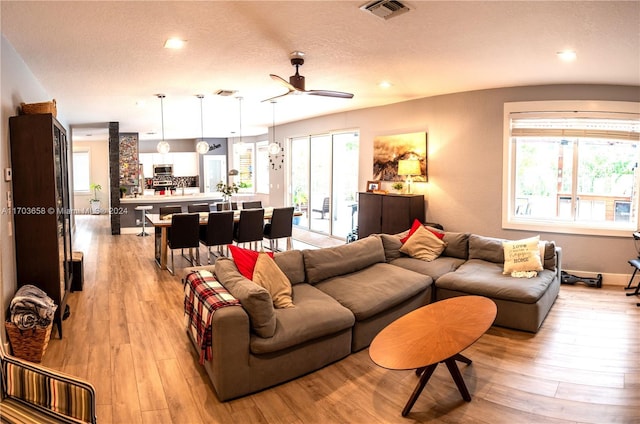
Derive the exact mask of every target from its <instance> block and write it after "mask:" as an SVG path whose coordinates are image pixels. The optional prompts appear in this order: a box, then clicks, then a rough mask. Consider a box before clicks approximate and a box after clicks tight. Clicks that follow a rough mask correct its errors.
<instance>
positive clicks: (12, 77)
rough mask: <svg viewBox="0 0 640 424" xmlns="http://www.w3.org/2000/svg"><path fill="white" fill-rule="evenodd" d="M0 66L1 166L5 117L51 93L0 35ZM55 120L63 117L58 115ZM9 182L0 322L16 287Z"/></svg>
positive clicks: (3, 187) (7, 161)
mask: <svg viewBox="0 0 640 424" xmlns="http://www.w3.org/2000/svg"><path fill="white" fill-rule="evenodd" d="M0 56H1V61H0V63H2V69H1V71H0V74H1V79H0V97H1V99H2V100H1V101H2V106H1V107H2V109H1V112H0V114H1V116H0V164H1V165H0V166H1V168H2V173H3V174H4V169H5V168H8V167H10V166H11V151H10V144H9V117H11V116H15V115H17V114H18V111H19V107H20V103H22V102H24V103H36V102H43V101H48V100H51V96H50V95H49V94H48V93H47V91H46V90H45V89H44V87H42V85H41V84H40V82H39V81H38V80H37V79H36V78H35V77H34V76H33V74H32V73H31V70H29V68H28V67H27V66H26V64H25V63H24V61H23V60H22V58H21V57H20V56H19V55H18V53H16V51H15V49H14V48H13V46H11V44H9V42H8V41H7V40H6V39H5V38H4V36H2V43H1V45H0ZM58 120H60V121H61V123H63V125H64V122H63V119H61V116H60V115H58ZM11 190H12V187H11V182H6V181H4V178H2V182H1V183H0V212H1V213H0V249H1V250H0V277H1V278H2V282H1V285H0V322H4V320H5V311H6V310H7V308H8V307H9V304H10V302H11V298H12V297H13V295H14V293H15V292H16V290H17V281H16V267H15V249H14V245H15V244H14V243H15V242H14V239H13V229H12V222H13V221H12V216H11V214H10V213H9V211H8V205H7V192H9V191H11ZM4 338H5V332H4V331H0V339H2V340H4Z"/></svg>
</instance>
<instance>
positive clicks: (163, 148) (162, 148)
mask: <svg viewBox="0 0 640 424" xmlns="http://www.w3.org/2000/svg"><path fill="white" fill-rule="evenodd" d="M156 150H157V151H158V153H162V154H166V153H169V150H171V146H170V145H169V143H167V142H166V141H164V140H163V141H161V142H159V143H158V145H157V146H156Z"/></svg>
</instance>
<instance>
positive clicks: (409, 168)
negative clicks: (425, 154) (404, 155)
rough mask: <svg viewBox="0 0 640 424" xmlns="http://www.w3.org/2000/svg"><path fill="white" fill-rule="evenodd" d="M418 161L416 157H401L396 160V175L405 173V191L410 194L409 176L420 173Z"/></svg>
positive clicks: (410, 181)
mask: <svg viewBox="0 0 640 424" xmlns="http://www.w3.org/2000/svg"><path fill="white" fill-rule="evenodd" d="M420 174H421V172H420V161H419V160H416V159H401V160H399V161H398V175H406V176H407V179H406V180H405V182H406V183H407V193H408V194H411V183H412V182H413V181H412V179H411V177H412V176H413V175H420Z"/></svg>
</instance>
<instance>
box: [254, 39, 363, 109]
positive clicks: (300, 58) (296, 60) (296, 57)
mask: <svg viewBox="0 0 640 424" xmlns="http://www.w3.org/2000/svg"><path fill="white" fill-rule="evenodd" d="M289 58H290V59H291V64H292V65H293V66H295V67H296V73H295V75H291V76H290V77H289V82H287V80H285V79H284V78H281V77H279V76H277V75H274V74H269V76H270V77H271V79H272V80H274V81H277V82H279V83H280V84H282V85H284V86H285V87H287V88H288V89H289V91H288V92H286V93H284V94H281V95H279V96H275V97H271V98H269V99H266V100H263V102H268V101H272V100H274V99H277V98H279V97H284V96H287V95H289V94H309V95H312V96H325V97H340V98H343V99H351V98H353V94H351V93H344V92H342V91H329V90H305V88H304V76H302V75H300V74H299V73H298V68H300V67H301V66H302V65H304V53H303V52H299V51H295V52H291V54H290V55H289Z"/></svg>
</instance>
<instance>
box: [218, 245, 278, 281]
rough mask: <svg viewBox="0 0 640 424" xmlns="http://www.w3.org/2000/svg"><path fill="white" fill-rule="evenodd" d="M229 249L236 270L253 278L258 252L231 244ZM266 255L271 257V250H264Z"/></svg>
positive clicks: (250, 278) (246, 276)
mask: <svg viewBox="0 0 640 424" xmlns="http://www.w3.org/2000/svg"><path fill="white" fill-rule="evenodd" d="M229 250H231V256H232V257H233V261H234V262H235V263H236V266H237V267H238V271H240V274H242V275H243V276H244V277H245V278H248V279H249V280H253V269H254V268H255V267H256V261H257V260H258V253H260V252H256V251H255V250H249V249H243V248H241V247H238V246H234V245H232V244H230V245H229ZM265 253H266V254H267V255H269V256H270V257H272V258H273V252H265Z"/></svg>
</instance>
